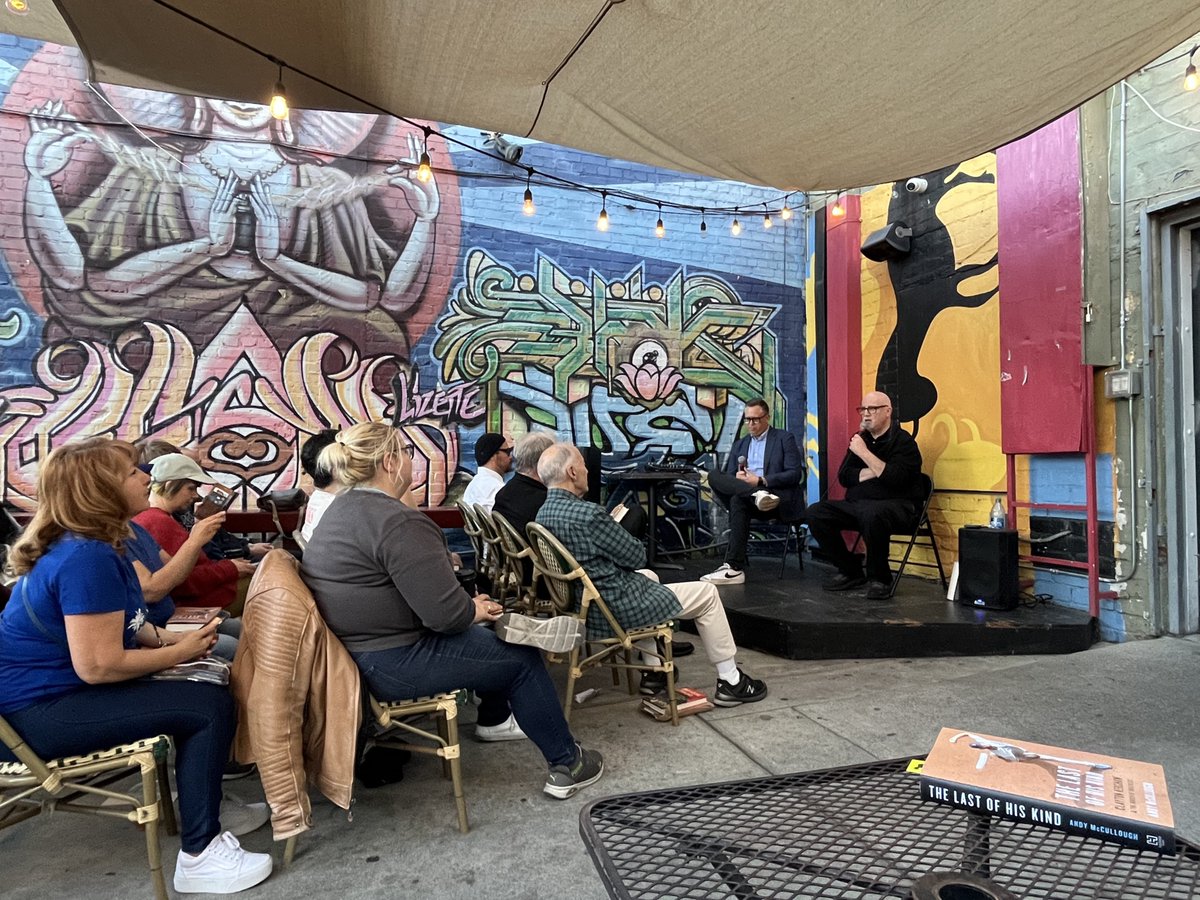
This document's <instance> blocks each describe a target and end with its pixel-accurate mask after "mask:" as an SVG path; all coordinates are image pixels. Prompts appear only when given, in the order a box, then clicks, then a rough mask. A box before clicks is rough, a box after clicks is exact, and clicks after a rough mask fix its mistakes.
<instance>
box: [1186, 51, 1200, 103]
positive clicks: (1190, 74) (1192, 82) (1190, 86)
mask: <svg viewBox="0 0 1200 900" xmlns="http://www.w3.org/2000/svg"><path fill="white" fill-rule="evenodd" d="M1197 50H1200V44H1197V45H1196V46H1195V47H1193V48H1192V50H1191V52H1190V53H1189V54H1188V64H1187V69H1186V71H1184V73H1183V89H1184V90H1185V91H1194V90H1195V89H1196V88H1198V87H1200V76H1197V75H1196V64H1195V63H1193V62H1192V57H1194V56H1195V55H1196V51H1197Z"/></svg>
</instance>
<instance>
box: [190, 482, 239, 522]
mask: <svg viewBox="0 0 1200 900" xmlns="http://www.w3.org/2000/svg"><path fill="white" fill-rule="evenodd" d="M232 502H233V491H231V490H229V488H227V487H223V486H221V485H219V484H214V485H213V486H212V490H210V491H209V492H208V493H207V494H205V495H204V499H203V500H201V501H200V505H199V506H197V507H196V518H197V519H205V518H207V517H209V516H212V515H216V514H217V513H219V512H224V511H225V510H226V509H228V508H229V504H230V503H232Z"/></svg>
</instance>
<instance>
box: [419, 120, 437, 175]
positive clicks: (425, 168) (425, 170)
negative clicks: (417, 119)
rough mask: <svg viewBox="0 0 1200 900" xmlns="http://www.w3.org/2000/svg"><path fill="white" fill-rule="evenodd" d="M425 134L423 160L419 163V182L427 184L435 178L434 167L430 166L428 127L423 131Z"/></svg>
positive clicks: (422, 150)
mask: <svg viewBox="0 0 1200 900" xmlns="http://www.w3.org/2000/svg"><path fill="white" fill-rule="evenodd" d="M421 130H422V131H424V132H425V141H424V143H423V144H422V145H421V159H420V160H419V161H418V162H417V180H418V181H420V182H426V181H428V180H429V179H430V178H432V177H433V167H432V166H430V164H429V132H430V128H429V127H428V126H426V127H424V128H422V129H421Z"/></svg>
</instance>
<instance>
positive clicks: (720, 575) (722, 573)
mask: <svg viewBox="0 0 1200 900" xmlns="http://www.w3.org/2000/svg"><path fill="white" fill-rule="evenodd" d="M700 580H701V581H707V582H708V583H709V584H743V583H745V581H746V573H745V572H743V571H742V570H741V569H735V568H734V567H733V566H731V565H730V564H729V563H722V564H721V567H720V568H719V569H717V571H715V572H709V573H708V574H707V575H701V576H700Z"/></svg>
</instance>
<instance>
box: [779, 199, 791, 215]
mask: <svg viewBox="0 0 1200 900" xmlns="http://www.w3.org/2000/svg"><path fill="white" fill-rule="evenodd" d="M791 199H792V195H791V194H788V195H787V196H786V197H784V198H783V209H781V210H780V211H779V218H781V219H783V221H785V222H786V221H787V220H788V219H790V218H791V217H792V208H791V207H790V206H788V201H789V200H791Z"/></svg>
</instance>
